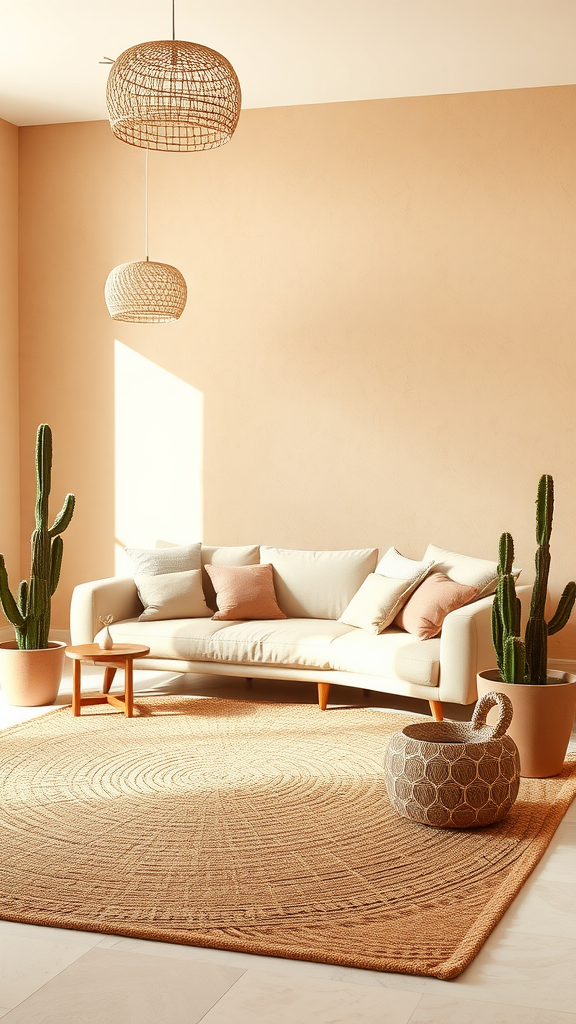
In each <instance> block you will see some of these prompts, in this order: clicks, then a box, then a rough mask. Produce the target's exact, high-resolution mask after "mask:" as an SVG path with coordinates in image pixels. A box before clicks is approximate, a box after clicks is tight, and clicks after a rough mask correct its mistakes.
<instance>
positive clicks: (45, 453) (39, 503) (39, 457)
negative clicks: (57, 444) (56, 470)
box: [36, 423, 52, 528]
mask: <svg viewBox="0 0 576 1024" xmlns="http://www.w3.org/2000/svg"><path fill="white" fill-rule="evenodd" d="M51 481H52V431H51V430H50V427H49V426H48V424H47V423H41V424H40V426H39V427H38V433H37V434H36V527H37V528H41V527H44V528H45V527H46V526H47V525H48V496H49V494H50V486H51Z"/></svg>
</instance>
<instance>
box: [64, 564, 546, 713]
mask: <svg viewBox="0 0 576 1024" xmlns="http://www.w3.org/2000/svg"><path fill="white" fill-rule="evenodd" d="M274 550H278V549H271V548H268V549H266V551H265V552H264V557H263V558H262V561H267V560H269V557H270V556H269V555H268V557H266V553H269V552H271V551H274ZM376 558H377V552H376V551H374V566H375V564H376ZM258 561H259V549H258V548H257V547H252V548H214V547H203V548H202V564H203V566H204V565H206V564H236V565H238V564H256V563H257V562H258ZM374 566H372V567H368V568H367V569H366V573H367V572H370V571H373V569H374ZM366 573H365V574H366ZM203 575H204V592H205V595H206V601H207V602H208V605H210V606H211V607H214V608H215V607H216V604H215V598H214V591H213V590H212V587H211V583H210V580H209V579H208V576H207V574H206V573H205V570H204V573H203ZM338 586H339V587H342V589H343V592H342V594H341V595H335V594H334V593H332V594H330V595H328V596H329V601H328V605H327V606H326V607H328V609H329V611H330V612H331V615H334V617H322V618H319V617H316V615H314V614H311V612H312V613H313V612H314V611H318V610H322V607H323V606H322V596H321V593H320V592H319V593H316V594H315V593H313V591H314V587H313V585H312V586H308V585H307V586H306V587H305V588H303V589H302V588H301V589H302V594H304V595H305V596H304V597H302V594H301V595H300V604H298V601H296V600H295V599H293V595H292V597H291V595H290V592H289V588H288V587H287V586H285V581H284V582H282V580H280V581H279V582H277V585H276V589H277V596H278V602H279V605H280V607H281V608H282V610H283V611H286V612H287V613H290V612H294V611H295V610H296V611H297V612H299V614H298V615H297V616H294V614H290V615H289V617H288V618H285V619H269V620H249V621H237V620H236V621H214V620H213V619H212V618H194V619H182V618H179V619H162V620H153V621H139V615H140V613H141V612H142V605H141V603H140V600H139V597H138V590H137V587H136V583H135V581H134V579H133V578H132V577H114V578H110V579H103V580H96V581H94V582H91V583H83V584H81V585H80V586H77V587H76V588H75V590H74V593H73V597H72V607H71V637H72V643H73V644H86V643H92V642H93V641H94V640H95V639H96V640H97V639H98V634H99V632H100V631H101V628H102V627H101V623H100V621H99V616H104V615H113V617H114V623H113V625H112V626H111V627H110V632H111V633H112V636H113V639H114V641H115V642H120V643H135V644H145V645H146V646H148V647H149V648H150V654H149V655H148V656H147V657H146V658H145V659H141V660H139V661H136V662H135V668H151V669H158V670H164V671H169V672H202V673H216V674H219V675H226V676H242V677H249V678H251V677H258V676H259V677H263V678H266V679H285V680H286V679H287V680H290V679H299V680H306V681H310V682H314V683H316V684H317V686H318V702H319V705H320V708H321V709H322V710H324V709H325V708H326V705H327V702H328V695H329V688H330V684H331V683H339V684H343V685H347V686H357V687H361V688H363V689H368V690H377V691H382V692H388V693H394V694H402V695H406V696H409V697H418V698H421V699H424V700H427V701H429V703H430V708H431V710H432V714H433V715H434V717H435V718H437V719H441V718H442V715H443V710H442V704H443V702H447V703H456V704H470V703H471V702H473V701H474V700H476V696H477V694H476V674H477V672H479V671H481V670H483V669H488V668H492V667H493V666H494V663H495V656H494V650H493V647H492V640H491V630H490V618H491V606H492V596H489V597H484V598H482V599H480V600H477V601H475V602H473V603H471V604H468V605H465V606H464V607H463V608H459V609H457V610H456V611H453V612H451V613H450V614H449V615H448V616H447V617H446V619H445V620H444V624H443V627H442V632H441V634H440V636H437V637H434V638H433V639H431V640H419V639H417V638H416V637H415V636H413V635H412V634H410V633H406V632H404V631H403V630H401V629H398V628H397V627H394V626H392V627H390V628H388V629H386V630H385V631H384V632H383V633H381V634H379V635H378V634H375V633H372V632H368V631H366V630H364V629H358V628H355V627H354V626H349V625H345V624H344V623H342V622H339V621H338V618H337V616H336V613H338V614H341V612H342V611H343V609H344V608H345V607H346V605H347V603H348V601H349V600H350V597H351V596H352V595H353V593H354V591H355V589H356V588H357V586H358V581H357V579H356V580H355V581H354V580H353V581H351V582H350V586H352V590H351V591H350V589H348V591H347V590H346V586H345V585H344V584H343V583H342V582H340V583H339V584H338ZM284 591H285V593H284ZM518 594H519V596H520V599H521V601H522V602H523V604H524V605H525V606H526V605H527V602H528V601H529V599H530V594H531V588H530V587H519V588H518ZM308 595H310V597H309V600H308ZM338 596H339V597H340V600H338ZM283 602H284V607H282V606H283ZM302 602H307V603H308V607H306V606H304V605H303V604H302ZM319 602H320V603H319Z"/></svg>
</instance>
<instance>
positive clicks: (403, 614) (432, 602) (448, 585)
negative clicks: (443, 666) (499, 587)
mask: <svg viewBox="0 0 576 1024" xmlns="http://www.w3.org/2000/svg"><path fill="white" fill-rule="evenodd" d="M479 593H480V590H479V588H478V587H467V586H465V585H464V584H463V583H455V582H454V580H451V579H449V578H448V576H445V575H444V573H443V572H433V573H432V574H431V575H430V576H427V577H426V579H425V580H424V582H423V583H421V584H420V586H419V587H418V588H417V589H416V590H415V591H414V593H413V594H412V596H411V597H409V598H408V600H407V602H406V604H405V605H404V607H403V608H402V610H401V611H400V612H398V615H397V616H396V618H395V619H394V625H395V626H400V629H405V630H406V632H407V633H413V634H414V636H417V637H419V639H420V640H430V639H431V638H432V637H433V636H438V633H439V632H440V630H441V629H442V623H443V622H444V619H445V618H446V616H447V615H448V613H449V612H453V611H455V610H456V608H462V606H463V605H465V604H468V602H469V601H473V600H474V598H475V597H477V596H478V594H479Z"/></svg>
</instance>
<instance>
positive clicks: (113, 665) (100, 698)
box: [65, 644, 150, 718]
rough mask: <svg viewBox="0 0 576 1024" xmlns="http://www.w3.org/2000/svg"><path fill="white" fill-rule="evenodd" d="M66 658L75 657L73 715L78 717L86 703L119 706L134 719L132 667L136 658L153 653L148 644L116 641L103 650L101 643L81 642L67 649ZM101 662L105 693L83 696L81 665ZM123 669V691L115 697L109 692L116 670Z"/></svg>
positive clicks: (103, 690)
mask: <svg viewBox="0 0 576 1024" xmlns="http://www.w3.org/2000/svg"><path fill="white" fill-rule="evenodd" d="M65 653H66V657H67V658H72V661H73V666H72V668H73V671H72V714H73V715H75V716H76V717H77V716H78V715H79V714H80V708H81V707H82V705H83V704H112V705H113V706H114V707H115V708H119V709H120V711H123V712H124V714H125V715H126V718H132V716H133V708H134V688H133V682H132V670H133V666H134V659H135V658H143V657H144V656H145V655H146V654H150V648H149V647H143V646H141V645H140V644H114V646H113V647H112V648H111V649H110V650H109V651H103V650H102V648H101V647H100V646H99V645H98V644H78V646H76V647H67V648H66V652H65ZM83 664H84V665H102V667H103V668H104V683H103V685H102V693H94V694H89V695H87V696H85V697H81V696H80V672H81V667H82V665H83ZM118 668H123V669H124V694H123V696H122V697H116V696H114V695H113V694H111V693H109V692H108V691H109V689H110V687H111V686H112V680H113V679H114V676H115V675H116V669H118Z"/></svg>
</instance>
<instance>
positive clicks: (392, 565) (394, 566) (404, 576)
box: [376, 548, 434, 583]
mask: <svg viewBox="0 0 576 1024" xmlns="http://www.w3.org/2000/svg"><path fill="white" fill-rule="evenodd" d="M433 565H434V560H433V559H429V560H428V561H426V560H425V559H423V560H422V561H421V562H417V561H416V560H415V559H414V558H406V557H405V556H404V555H401V554H400V552H399V551H397V549H396V548H388V551H387V552H386V554H385V555H383V556H382V558H381V559H380V561H379V562H378V565H377V566H376V572H377V573H380V575H381V576H390V577H391V579H394V580H418V582H419V583H421V582H422V580H423V579H424V577H425V576H427V575H428V573H429V572H430V570H431V568H432V566H433Z"/></svg>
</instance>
